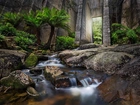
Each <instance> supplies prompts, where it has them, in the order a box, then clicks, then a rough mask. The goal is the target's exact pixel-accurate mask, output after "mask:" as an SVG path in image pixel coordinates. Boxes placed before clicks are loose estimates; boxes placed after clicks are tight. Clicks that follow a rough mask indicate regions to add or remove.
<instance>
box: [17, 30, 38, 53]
mask: <svg viewBox="0 0 140 105" xmlns="http://www.w3.org/2000/svg"><path fill="white" fill-rule="evenodd" d="M35 41H36V39H35V35H32V34H29V33H26V32H24V31H17V33H16V36H15V42H16V44H17V45H18V46H20V47H21V48H22V49H24V50H28V48H29V46H31V45H33V44H34V43H35Z"/></svg>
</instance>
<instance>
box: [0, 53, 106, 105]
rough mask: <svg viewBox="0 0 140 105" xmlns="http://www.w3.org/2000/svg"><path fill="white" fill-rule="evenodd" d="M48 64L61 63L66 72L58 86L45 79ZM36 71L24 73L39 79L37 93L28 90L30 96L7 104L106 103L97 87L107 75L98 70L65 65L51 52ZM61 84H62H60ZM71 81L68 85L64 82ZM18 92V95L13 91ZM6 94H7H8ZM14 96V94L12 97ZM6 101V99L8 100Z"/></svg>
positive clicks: (84, 104)
mask: <svg viewBox="0 0 140 105" xmlns="http://www.w3.org/2000/svg"><path fill="white" fill-rule="evenodd" d="M46 66H57V67H59V68H61V70H62V71H63V72H64V74H63V76H60V78H59V79H58V80H57V81H56V84H55V85H60V86H54V85H52V83H51V82H50V81H47V80H46V79H45V76H44V73H43V69H44V67H46ZM36 68H40V69H39V70H38V71H36V72H31V71H30V70H29V69H24V70H22V72H24V73H25V74H27V75H29V76H30V77H31V78H32V79H33V81H34V82H35V90H36V91H37V94H32V93H30V92H28V90H27V93H28V95H26V97H24V98H23V97H22V96H24V95H22V94H21V95H18V96H21V98H17V99H16V100H14V99H13V101H11V102H9V103H8V104H5V103H7V102H5V103H4V102H3V103H1V104H4V105H106V103H105V102H103V101H102V100H101V98H100V97H99V93H98V90H97V87H98V86H99V85H100V84H101V83H102V81H103V79H105V78H106V77H107V76H106V75H105V74H102V73H94V71H93V70H92V73H91V70H87V69H85V68H70V67H67V66H65V65H63V64H62V62H61V61H60V59H59V58H58V57H57V55H56V54H55V55H51V56H49V57H48V60H47V61H40V62H39V63H38V64H37V65H36ZM59 83H60V84H59ZM65 83H69V85H68V86H67V85H66V86H65V85H63V84H65ZM13 95H16V94H13ZM5 97H6V96H5ZM11 97H12V96H11ZM5 101H6V100H5Z"/></svg>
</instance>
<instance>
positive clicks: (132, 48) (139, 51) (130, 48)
mask: <svg viewBox="0 0 140 105" xmlns="http://www.w3.org/2000/svg"><path fill="white" fill-rule="evenodd" d="M112 51H115V52H126V53H128V54H132V55H135V56H140V44H129V45H120V46H116V47H115V48H114V49H112Z"/></svg>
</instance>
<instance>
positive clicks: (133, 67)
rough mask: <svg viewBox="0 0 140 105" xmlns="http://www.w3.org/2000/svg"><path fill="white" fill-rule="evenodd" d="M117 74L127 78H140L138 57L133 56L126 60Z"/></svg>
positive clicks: (139, 58) (139, 59)
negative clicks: (128, 60)
mask: <svg viewBox="0 0 140 105" xmlns="http://www.w3.org/2000/svg"><path fill="white" fill-rule="evenodd" d="M117 74H119V75H121V76H122V77H124V78H127V79H132V80H136V79H140V57H135V58H134V59H132V60H131V61H130V62H128V63H127V64H126V65H124V67H123V68H122V69H120V70H119V71H118V72H117Z"/></svg>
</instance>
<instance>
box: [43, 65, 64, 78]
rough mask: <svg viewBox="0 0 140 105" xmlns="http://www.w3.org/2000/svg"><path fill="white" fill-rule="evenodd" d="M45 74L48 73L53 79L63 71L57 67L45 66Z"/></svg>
mask: <svg viewBox="0 0 140 105" xmlns="http://www.w3.org/2000/svg"><path fill="white" fill-rule="evenodd" d="M45 72H46V73H50V74H51V75H52V77H53V78H55V77H57V76H59V75H61V74H63V71H61V70H60V68H59V67H57V66H46V69H45Z"/></svg>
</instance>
